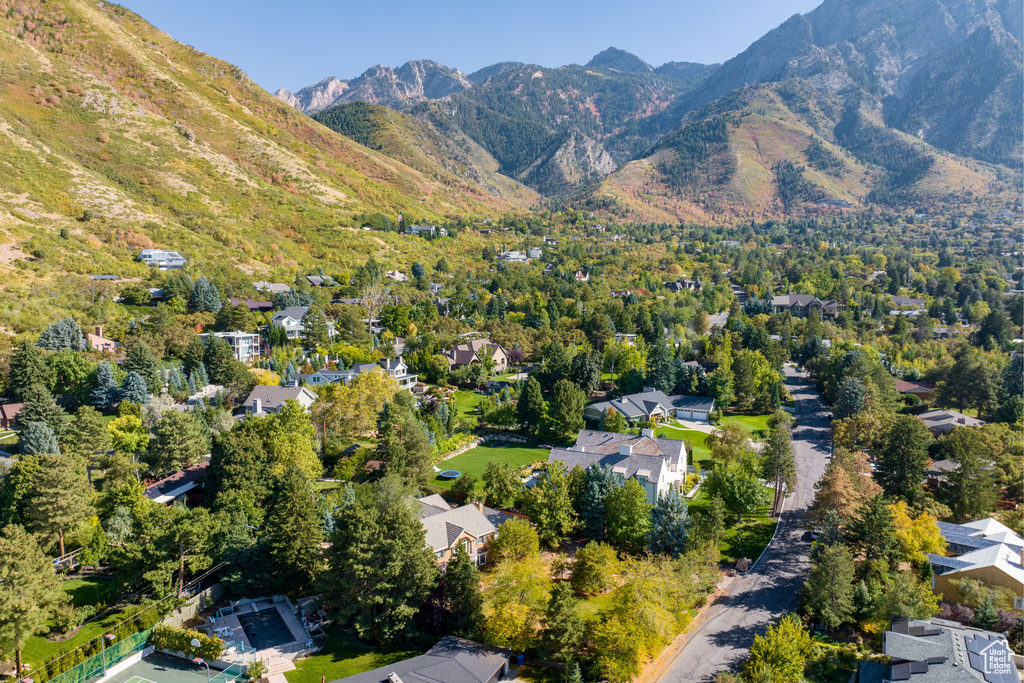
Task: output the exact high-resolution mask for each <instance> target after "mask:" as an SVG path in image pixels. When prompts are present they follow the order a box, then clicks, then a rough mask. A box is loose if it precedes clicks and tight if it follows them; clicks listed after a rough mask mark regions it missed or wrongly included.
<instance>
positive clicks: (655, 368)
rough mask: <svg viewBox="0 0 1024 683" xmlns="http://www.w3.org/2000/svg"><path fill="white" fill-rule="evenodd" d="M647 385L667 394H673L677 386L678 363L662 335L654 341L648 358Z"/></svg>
mask: <svg viewBox="0 0 1024 683" xmlns="http://www.w3.org/2000/svg"><path fill="white" fill-rule="evenodd" d="M659 325H660V323H659ZM645 384H647V385H648V386H652V387H654V388H655V389H657V390H658V391H663V392H665V393H666V394H670V393H672V390H673V389H674V388H675V385H676V362H675V359H674V358H673V357H672V353H671V352H670V351H669V348H668V345H667V344H666V343H665V339H664V337H663V336H661V335H659V336H658V337H657V339H655V340H654V342H653V343H652V345H651V350H650V352H649V353H648V356H647V378H646V380H645Z"/></svg>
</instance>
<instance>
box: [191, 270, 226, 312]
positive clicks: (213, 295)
mask: <svg viewBox="0 0 1024 683" xmlns="http://www.w3.org/2000/svg"><path fill="white" fill-rule="evenodd" d="M222 305H223V302H222V301H221V298H220V290H219V289H217V285H215V284H213V283H212V282H210V281H209V280H208V279H206V277H204V276H199V277H197V278H196V281H195V283H194V284H193V285H192V293H191V294H190V295H189V298H188V309H189V311H192V312H193V313H216V312H217V311H219V310H220V307H221V306H222Z"/></svg>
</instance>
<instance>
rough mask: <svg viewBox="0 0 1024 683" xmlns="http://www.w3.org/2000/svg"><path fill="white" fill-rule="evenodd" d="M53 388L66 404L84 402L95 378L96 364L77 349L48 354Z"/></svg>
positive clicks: (73, 404)
mask: <svg viewBox="0 0 1024 683" xmlns="http://www.w3.org/2000/svg"><path fill="white" fill-rule="evenodd" d="M49 360H50V368H51V369H52V370H53V376H54V385H53V386H54V389H56V390H57V392H58V393H59V394H60V395H61V396H63V397H64V402H65V404H66V405H71V406H73V407H77V406H78V405H79V404H81V403H84V402H85V401H86V400H87V399H88V397H89V392H90V390H91V389H92V386H93V383H94V382H95V379H96V364H95V363H93V362H92V361H91V360H89V359H88V358H86V357H85V356H83V355H82V354H81V353H79V352H77V351H71V350H69V349H63V350H61V351H58V352H56V353H55V354H53V355H52V356H50V359H49Z"/></svg>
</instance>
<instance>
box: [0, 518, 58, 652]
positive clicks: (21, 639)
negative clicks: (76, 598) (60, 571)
mask: <svg viewBox="0 0 1024 683" xmlns="http://www.w3.org/2000/svg"><path fill="white" fill-rule="evenodd" d="M0 584H2V585H3V587H4V589H3V590H0V655H4V656H5V657H9V658H13V659H14V667H15V668H14V670H15V671H16V672H21V671H22V670H23V664H22V661H21V651H22V649H23V648H24V647H25V643H26V642H27V641H28V639H29V638H31V637H32V636H34V635H37V634H40V633H45V632H46V631H48V630H49V628H50V624H49V621H50V619H51V618H52V617H53V616H54V615H55V614H56V613H57V611H58V610H60V609H62V608H64V607H65V606H67V605H68V604H69V603H70V601H71V598H70V596H69V595H68V594H67V593H65V592H64V589H63V588H62V587H61V581H60V579H59V578H57V574H56V573H55V572H54V570H53V562H52V561H51V560H50V558H49V557H47V556H46V555H44V554H43V551H42V550H41V549H40V548H39V545H38V544H37V543H36V540H35V539H34V538H33V537H32V536H30V535H29V534H27V533H25V530H24V529H23V528H22V527H20V526H18V525H16V524H10V525H8V526H6V527H4V529H3V530H0Z"/></svg>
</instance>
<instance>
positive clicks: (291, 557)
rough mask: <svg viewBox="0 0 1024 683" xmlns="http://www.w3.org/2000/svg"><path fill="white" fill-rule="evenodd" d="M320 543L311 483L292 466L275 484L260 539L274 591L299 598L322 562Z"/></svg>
mask: <svg viewBox="0 0 1024 683" xmlns="http://www.w3.org/2000/svg"><path fill="white" fill-rule="evenodd" d="M323 541H324V528H323V514H322V513H321V512H320V509H319V507H318V506H317V502H316V494H315V492H314V490H313V482H312V481H311V480H310V478H309V477H308V476H306V474H305V473H304V472H303V471H302V470H301V469H299V468H298V467H296V466H292V467H290V468H289V469H288V470H286V471H285V473H284V474H283V475H281V477H280V479H279V480H278V482H277V486H276V487H275V491H274V494H273V496H272V499H271V507H270V514H269V515H267V521H266V533H265V535H264V537H263V542H264V544H265V546H266V549H267V557H268V560H269V564H270V568H271V571H270V572H269V573H270V576H271V577H272V578H273V581H274V583H275V585H276V587H275V589H274V590H275V592H283V593H288V594H289V595H301V594H302V593H303V591H305V590H306V589H307V588H308V587H309V586H310V585H311V584H312V582H313V578H314V577H315V576H316V574H317V573H318V572H319V570H320V569H321V565H322V563H323V561H322V550H321V546H322V544H323Z"/></svg>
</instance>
